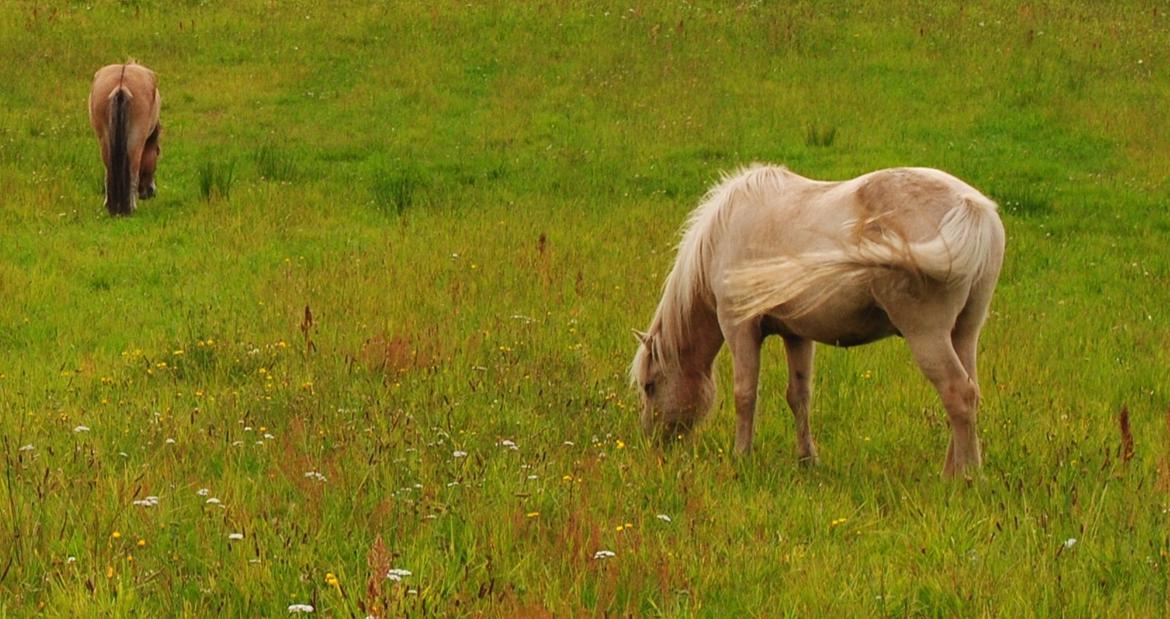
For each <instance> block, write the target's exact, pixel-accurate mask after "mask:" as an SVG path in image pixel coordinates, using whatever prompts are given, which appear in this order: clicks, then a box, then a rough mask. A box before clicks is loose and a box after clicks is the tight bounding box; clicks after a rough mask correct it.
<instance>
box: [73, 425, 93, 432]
mask: <svg viewBox="0 0 1170 619" xmlns="http://www.w3.org/2000/svg"><path fill="white" fill-rule="evenodd" d="M73 431H74V432H89V426H77V427H76V428H73Z"/></svg>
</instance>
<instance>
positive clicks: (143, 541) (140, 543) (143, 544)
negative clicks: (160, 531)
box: [138, 537, 146, 548]
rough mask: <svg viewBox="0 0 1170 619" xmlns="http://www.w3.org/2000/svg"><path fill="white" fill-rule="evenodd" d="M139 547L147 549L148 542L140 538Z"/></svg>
mask: <svg viewBox="0 0 1170 619" xmlns="http://www.w3.org/2000/svg"><path fill="white" fill-rule="evenodd" d="M138 547H139V548H146V540H144V539H142V538H141V537H140V538H138Z"/></svg>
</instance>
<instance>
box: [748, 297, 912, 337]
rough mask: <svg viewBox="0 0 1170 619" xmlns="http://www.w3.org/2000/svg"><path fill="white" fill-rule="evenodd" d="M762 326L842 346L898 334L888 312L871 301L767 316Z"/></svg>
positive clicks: (786, 333) (779, 333) (765, 328)
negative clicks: (838, 308)
mask: <svg viewBox="0 0 1170 619" xmlns="http://www.w3.org/2000/svg"><path fill="white" fill-rule="evenodd" d="M763 327H764V330H765V331H766V332H768V333H775V334H778V335H783V336H789V337H792V336H795V337H800V338H804V339H809V340H813V341H816V342H821V343H822V344H830V345H832V346H842V347H849V346H858V345H861V344H868V343H870V342H874V341H877V340H880V339H882V338H886V337H889V336H891V335H900V334H899V333H898V329H897V328H896V327H894V325H893V323H891V322H890V318H889V316H887V315H886V313H885V312H884V311H883V310H882V309H881V308H880V307H878V306H876V305H872V304H871V305H866V306H864V307H860V308H849V309H848V310H847V311H837V312H826V313H818V312H812V313H810V314H807V315H805V316H801V317H799V318H792V317H784V316H768V317H767V318H766V319H765V321H764V324H763Z"/></svg>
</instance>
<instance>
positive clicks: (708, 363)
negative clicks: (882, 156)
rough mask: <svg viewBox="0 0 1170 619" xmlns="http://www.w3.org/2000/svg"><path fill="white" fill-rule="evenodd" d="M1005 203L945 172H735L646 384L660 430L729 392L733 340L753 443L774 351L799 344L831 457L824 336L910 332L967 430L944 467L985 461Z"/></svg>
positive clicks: (695, 223) (738, 394) (805, 432)
mask: <svg viewBox="0 0 1170 619" xmlns="http://www.w3.org/2000/svg"><path fill="white" fill-rule="evenodd" d="M1003 251H1004V231H1003V224H1002V223H1001V222H1000V220H999V216H998V214H997V213H996V205H995V203H994V202H992V201H991V200H989V199H988V198H986V197H984V196H983V195H982V194H980V193H979V192H978V191H976V190H975V189H973V188H972V187H971V186H969V185H967V184H966V183H964V182H963V181H961V180H959V179H957V178H955V177H953V176H950V175H948V174H946V173H944V172H940V171H938V170H932V169H927V168H901V169H891V170H881V171H878V172H872V173H870V174H866V175H864V176H860V177H858V178H855V179H852V180H848V181H842V182H823V181H814V180H810V179H807V178H803V177H801V176H799V175H797V174H794V173H792V172H790V171H788V170H786V169H784V168H782V167H774V166H761V165H757V166H753V167H750V168H747V169H745V170H742V171H740V172H739V173H737V174H735V175H732V176H728V177H725V178H724V180H723V182H721V183H720V184H718V185H716V186H715V187H713V188H712V189H711V190H710V191H709V192H708V194H707V196H706V198H705V199H704V201H703V203H702V204H701V205H700V206H699V207H698V208H696V209H695V210H694V212H692V213H691V215H690V218H689V219H688V221H687V224H686V227H685V232H684V234H683V238H682V241H681V243H680V244H679V249H678V255H677V257H676V259H675V262H674V268H673V269H672V270H671V272H670V275H669V276H667V278H666V284H665V286H664V291H663V296H662V300H661V301H660V302H659V304H658V309H657V311H656V312H655V315H654V319H653V321H652V322H651V324H650V330H649V332H648V333H640V332H636V334H637V336H638V339H639V340H640V342H641V344H640V345H639V346H638V352H637V354H636V355H635V356H634V362H633V364H632V366H631V368H630V377H631V380H632V381H633V383H634V384H635V385H636V386H637V387H638V388H639V389H640V391H641V396H642V412H641V421H642V426H643V428H644V429H645V430H646V431H647V432H648V433H650V434H658V435H659V436H663V435H665V436H671V435H674V434H677V433H682V432H686V431H688V430H690V429H691V427H693V426H694V424H695V423H696V422H697V421H698V420H699V419H701V418H702V416H703V415H704V414H706V412H707V410H708V409H709V408H710V407H711V404H712V402H713V401H714V397H715V380H714V377H713V374H712V364H713V362H714V360H715V355H716V354H717V353H718V352H719V349H720V348H721V347H722V346H723V342H725V341H726V342H727V345H728V348H729V349H730V350H731V356H732V366H733V371H734V377H735V387H734V392H735V412H736V433H735V449H736V451H737V452H739V453H743V452H746V451H748V450H749V449H750V447H751V443H752V433H753V419H754V416H755V409H756V387H757V383H758V381H759V373H760V367H759V365H760V345H761V343H762V342H763V339H764V338H765V337H767V336H769V335H779V336H780V337H781V338H783V340H784V347H785V352H786V353H787V359H788V393H787V396H788V398H787V399H788V405H789V407H791V409H792V414H793V416H794V417H795V420H796V435H797V447H798V448H797V451H798V455H799V457H800V459H801V460H803V461H815V460H816V457H817V452H816V447H815V445H814V444H813V440H812V435H811V434H810V432H809V423H808V411H809V395H810V381H811V376H812V365H813V346H814V344H813V343H814V342H822V343H825V344H832V345H834V346H854V345H857V344H865V343H868V342H872V341H874V340H878V339H881V338H884V337H887V336H890V335H901V336H902V337H904V338H905V339H906V343H907V345H909V347H910V350H911V351H912V353H913V355H914V359H915V361H916V362H917V363H918V366H919V368H921V369H922V372H923V374H925V375H926V377H927V378H928V379H930V381H931V383H933V384H934V387H935V388H936V389H937V390H938V393H939V395H940V396H941V397H942V402H943V405H944V406H945V408H946V411H947V416H948V418H949V420H950V425H951V441H950V447H949V448H948V449H947V456H946V462H945V465H944V467H943V473H944V475H946V476H948V477H949V476H954V475H969V474H970V473H971V472H972V471H973V470H974V469H977V468H978V467H979V466H980V463H981V456H980V448H979V438H978V435H977V433H976V428H975V422H976V413H977V408H978V404H979V387H978V385H977V384H976V372H975V352H976V347H977V343H978V339H979V330H980V329H981V328H982V326H983V321H984V319H985V318H986V317H987V310H988V305H989V304H990V302H991V295H992V293H993V291H994V289H995V283H996V280H997V279H998V277H999V270H1000V266H1001V265H1002V263H1003Z"/></svg>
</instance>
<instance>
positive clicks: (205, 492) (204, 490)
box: [195, 488, 211, 496]
mask: <svg viewBox="0 0 1170 619" xmlns="http://www.w3.org/2000/svg"><path fill="white" fill-rule="evenodd" d="M195 494H198V495H199V496H207V495H208V494H211V491H210V490H208V489H207V488H200V489H198V490H196V491H195Z"/></svg>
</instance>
